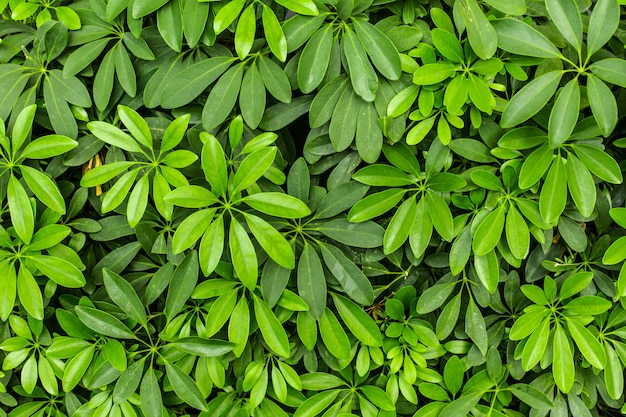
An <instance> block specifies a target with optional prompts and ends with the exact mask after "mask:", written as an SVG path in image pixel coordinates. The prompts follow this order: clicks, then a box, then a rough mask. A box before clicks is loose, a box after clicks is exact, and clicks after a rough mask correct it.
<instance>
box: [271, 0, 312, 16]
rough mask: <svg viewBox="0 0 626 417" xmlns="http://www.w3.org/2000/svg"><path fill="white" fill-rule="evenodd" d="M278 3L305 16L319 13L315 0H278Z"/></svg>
mask: <svg viewBox="0 0 626 417" xmlns="http://www.w3.org/2000/svg"><path fill="white" fill-rule="evenodd" d="M276 3H278V4H280V5H281V6H284V7H286V8H287V9H289V10H291V11H292V12H294V13H297V14H301V15H305V16H317V15H318V13H319V11H318V10H317V6H316V5H315V2H314V1H313V0H276Z"/></svg>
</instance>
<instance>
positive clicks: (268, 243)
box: [244, 200, 300, 269]
mask: <svg viewBox="0 0 626 417" xmlns="http://www.w3.org/2000/svg"><path fill="white" fill-rule="evenodd" d="M298 201H300V200H298ZM244 218H245V219H246V223H247V224H248V227H249V228H250V231H251V232H252V234H253V235H254V237H255V238H256V240H257V242H259V244H260V245H261V247H262V248H263V250H264V251H265V252H266V253H267V254H268V255H269V256H270V258H272V259H273V260H274V262H276V263H277V264H279V265H280V266H282V267H284V268H287V269H293V268H295V266H296V260H295V256H294V254H293V250H292V249H291V245H290V244H289V242H287V240H286V239H285V238H284V237H283V235H281V234H280V232H278V231H277V230H276V229H274V227H273V226H272V225H271V224H269V223H268V222H266V221H265V220H263V219H261V218H260V217H258V216H255V215H253V214H244Z"/></svg>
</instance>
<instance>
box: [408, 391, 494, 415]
mask: <svg viewBox="0 0 626 417" xmlns="http://www.w3.org/2000/svg"><path fill="white" fill-rule="evenodd" d="M481 396H482V392H477V393H471V394H466V395H463V396H462V397H460V398H458V399H456V400H454V401H452V402H451V403H449V404H448V405H447V406H446V407H444V408H443V409H442V410H441V413H440V414H439V417H455V416H464V415H467V414H468V413H469V412H470V410H471V409H472V408H474V406H475V405H476V404H478V401H479V400H480V397H481ZM419 417H426V416H419Z"/></svg>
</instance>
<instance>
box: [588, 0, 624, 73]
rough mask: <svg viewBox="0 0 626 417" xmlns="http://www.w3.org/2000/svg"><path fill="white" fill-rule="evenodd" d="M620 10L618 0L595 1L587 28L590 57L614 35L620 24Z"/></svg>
mask: <svg viewBox="0 0 626 417" xmlns="http://www.w3.org/2000/svg"><path fill="white" fill-rule="evenodd" d="M619 10H620V7H619V3H618V2H617V1H616V0H598V1H597V2H596V3H595V6H594V8H593V12H592V13H591V17H590V18H589V27H588V30H587V56H588V57H590V56H591V55H593V54H594V53H595V52H596V51H598V50H599V49H600V48H602V47H603V46H604V45H605V44H606V43H607V42H608V41H609V40H610V39H611V37H613V34H614V33H615V31H616V30H617V27H618V25H619V19H620V13H619ZM592 71H593V70H592Z"/></svg>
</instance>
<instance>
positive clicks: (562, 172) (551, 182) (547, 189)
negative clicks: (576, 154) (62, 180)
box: [539, 156, 567, 223]
mask: <svg viewBox="0 0 626 417" xmlns="http://www.w3.org/2000/svg"><path fill="white" fill-rule="evenodd" d="M566 204H567V171H566V169H565V163H564V162H563V159H562V158H561V157H559V156H557V158H556V159H555V160H554V162H552V166H551V167H550V170H549V171H548V176H547V177H546V181H545V182H544V184H543V187H541V194H540V195H539V211H540V213H541V217H542V218H543V219H544V220H545V221H546V223H554V222H555V221H556V220H558V218H559V216H560V215H561V213H563V210H564V209H565V205H566Z"/></svg>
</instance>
